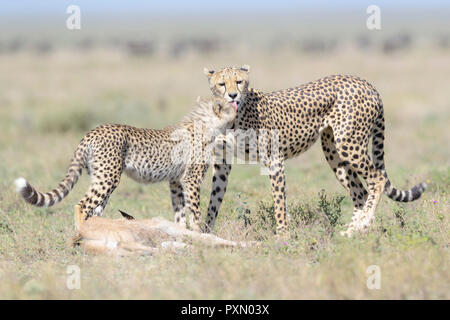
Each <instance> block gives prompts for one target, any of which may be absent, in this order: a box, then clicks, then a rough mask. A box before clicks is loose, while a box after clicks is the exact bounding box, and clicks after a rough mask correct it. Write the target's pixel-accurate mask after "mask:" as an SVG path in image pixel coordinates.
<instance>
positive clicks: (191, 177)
mask: <svg viewBox="0 0 450 320" xmlns="http://www.w3.org/2000/svg"><path fill="white" fill-rule="evenodd" d="M207 170H208V166H206V165H193V166H192V167H191V168H189V169H188V170H187V172H186V173H185V174H184V176H183V177H182V178H181V181H180V182H181V185H182V186H183V191H184V201H185V206H184V213H185V214H187V215H189V227H190V228H191V229H192V230H193V231H198V232H200V231H201V226H200V224H201V212H200V185H201V184H202V182H203V178H204V176H205V173H206V171H207Z"/></svg>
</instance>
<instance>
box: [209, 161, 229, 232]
mask: <svg viewBox="0 0 450 320" xmlns="http://www.w3.org/2000/svg"><path fill="white" fill-rule="evenodd" d="M230 172H231V165H230V164H215V165H214V167H213V178H212V190H211V199H210V200H209V206H208V215H207V217H206V225H205V230H204V232H211V231H212V230H213V229H214V225H215V224H216V218H217V214H218V213H219V209H220V205H221V204H222V201H223V197H224V195H225V192H226V191H227V184H228V175H229V174H230Z"/></svg>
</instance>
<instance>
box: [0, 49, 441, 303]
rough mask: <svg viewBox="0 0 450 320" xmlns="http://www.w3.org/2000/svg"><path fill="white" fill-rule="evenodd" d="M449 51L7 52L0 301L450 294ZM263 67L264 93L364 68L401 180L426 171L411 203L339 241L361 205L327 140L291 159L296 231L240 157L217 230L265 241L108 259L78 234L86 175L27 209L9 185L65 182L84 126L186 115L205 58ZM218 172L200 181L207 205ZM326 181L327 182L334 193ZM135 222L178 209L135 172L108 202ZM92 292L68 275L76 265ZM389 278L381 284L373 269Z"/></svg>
mask: <svg viewBox="0 0 450 320" xmlns="http://www.w3.org/2000/svg"><path fill="white" fill-rule="evenodd" d="M448 57H449V51H448V49H447V50H444V49H442V50H435V49H433V48H425V49H420V50H419V49H418V50H410V51H404V52H401V53H393V54H389V55H387V54H383V53H380V52H371V51H367V52H363V51H358V50H354V49H352V48H343V49H340V50H339V51H338V52H336V53H334V54H331V55H330V54H318V55H310V54H300V53H298V52H293V51H291V50H288V49H285V50H283V49H280V50H278V51H276V52H275V53H274V52H263V51H250V50H248V51H246V50H240V51H239V52H233V51H231V52H226V53H225V52H222V53H215V54H210V55H204V56H201V55H186V56H184V57H182V58H179V59H178V58H177V59H175V58H171V57H167V56H162V55H153V56H150V57H146V56H143V57H139V56H138V57H135V56H127V55H124V54H123V53H120V52H113V51H111V50H106V49H104V50H102V49H96V50H92V51H89V52H87V53H81V52H78V51H70V50H60V51H55V52H52V53H50V54H46V55H37V54H33V53H30V52H22V53H16V54H3V55H0V128H1V134H0V159H1V162H0V298H2V299H18V298H19V299H23V298H31V299H36V298H37V299H42V298H44V299H103V298H106V299H114V298H119V299H141V298H144V299H315V298H317V299H374V298H381V299H421V298H425V299H432V298H437V299H448V298H449V297H450V294H449V293H450V286H449V284H450V282H449V280H450V279H449V278H450V272H449V261H450V259H449V231H450V230H449V216H448V212H449V187H450V170H449V156H450V154H449V150H450V148H449V141H450V139H449V138H450V136H449V130H448V127H449V125H450V91H449V90H448V89H449V86H450V80H449V75H450V59H449V58H448ZM239 64H250V65H251V68H252V70H251V80H250V81H251V84H252V86H253V87H256V88H260V89H263V90H276V89H281V88H285V87H291V86H296V85H299V84H301V83H304V82H307V81H311V80H315V79H317V78H319V77H322V76H325V75H329V74H336V73H345V74H354V75H358V76H360V77H362V78H365V79H367V80H369V81H370V82H371V83H372V84H374V85H375V87H376V88H377V89H378V90H379V92H380V93H381V96H382V98H383V101H384V105H385V112H386V122H387V123H386V137H387V138H386V142H385V151H386V165H387V170H388V174H389V177H390V179H391V181H392V182H393V183H394V184H395V185H396V186H398V187H400V188H404V189H405V188H410V187H412V186H413V185H414V184H415V183H418V182H420V181H425V180H429V181H431V182H432V183H431V186H430V187H429V189H428V190H427V191H426V192H425V194H424V195H423V197H422V198H421V199H420V200H418V201H416V202H413V203H408V204H402V203H395V202H393V201H391V200H390V199H388V198H387V197H383V198H382V201H381V204H380V205H379V207H378V210H377V215H376V221H375V222H374V224H373V226H372V228H371V229H370V232H369V233H368V234H367V235H358V236H355V237H354V238H351V239H348V238H343V237H341V236H340V235H339V231H340V230H342V229H343V228H344V225H345V224H346V223H348V222H349V220H350V217H351V210H352V205H351V200H350V199H349V198H348V197H346V198H344V199H342V197H341V196H344V195H345V191H344V189H343V188H342V187H341V186H340V185H339V184H338V182H337V181H336V179H335V177H334V175H333V173H332V171H331V170H330V169H329V167H328V164H327V163H326V161H325V159H324V156H323V154H322V151H321V147H320V143H316V145H314V146H313V147H312V148H311V149H310V150H309V151H308V152H307V153H305V154H303V155H301V156H300V157H298V158H296V159H293V160H290V161H288V163H287V183H288V184H287V196H288V205H289V208H290V212H291V215H292V224H291V225H292V228H291V235H290V238H289V239H286V240H285V241H281V240H277V239H276V238H275V236H274V234H273V230H274V224H273V222H272V220H271V219H270V215H271V205H272V204H271V194H270V187H269V181H268V178H267V177H266V176H262V175H260V167H259V166H257V165H235V166H234V168H233V170H232V173H231V175H230V182H229V187H228V191H227V194H226V196H225V199H224V202H223V205H222V208H221V210H220V214H219V217H218V222H217V226H216V229H215V233H216V234H217V235H219V236H221V237H224V238H227V239H233V240H243V239H248V240H254V239H259V240H261V241H263V243H264V245H263V246H262V247H261V248H251V249H240V250H229V249H210V248H205V247H194V248H193V249H191V250H187V251H184V252H181V253H179V254H174V253H165V254H160V255H157V256H147V257H139V256H136V257H127V258H110V257H104V256H86V255H83V254H82V253H80V252H78V251H75V250H73V249H72V248H70V246H69V245H68V243H69V240H70V238H71V237H72V236H73V234H74V226H73V206H74V205H75V204H76V203H77V202H78V200H79V199H80V198H81V197H82V195H83V194H84V192H85V191H86V190H87V186H88V179H87V177H86V174H85V173H84V174H83V176H82V178H81V179H80V181H79V182H78V184H77V185H76V186H75V188H74V190H73V191H72V193H71V194H70V195H69V196H68V197H67V198H66V199H65V200H64V201H63V202H62V203H60V204H58V205H56V206H54V207H52V208H49V209H41V208H36V207H31V206H29V205H27V204H26V203H25V202H24V201H23V200H22V199H21V198H20V197H19V196H18V195H17V194H16V193H15V191H14V187H13V181H14V179H15V178H17V177H19V176H23V177H26V178H27V179H28V180H29V181H30V182H31V183H32V184H34V185H35V186H36V187H37V188H38V189H39V190H41V191H46V190H48V189H50V188H53V187H55V186H56V185H57V183H58V182H59V181H60V179H61V178H62V177H63V176H64V174H65V170H66V168H67V166H68V163H69V160H70V158H71V156H72V154H73V150H74V148H75V146H76V145H77V143H78V142H79V140H80V139H81V137H82V136H83V135H84V133H85V132H86V131H87V130H89V129H92V128H94V127H95V126H96V125H98V124H101V123H106V122H115V123H125V124H129V125H134V126H139V127H149V128H150V127H152V128H162V127H164V126H166V125H169V124H171V123H173V122H174V121H176V120H177V119H179V118H181V117H182V116H183V115H184V114H185V113H186V112H187V111H188V110H189V109H190V108H191V107H192V106H193V105H194V102H195V99H196V97H197V95H203V96H207V95H209V91H208V86H207V81H206V78H205V76H204V75H203V74H202V69H203V67H204V66H208V67H221V66H227V65H239ZM210 188H211V173H210V172H209V173H208V176H207V177H206V179H205V182H204V184H203V187H202V193H201V195H202V205H201V208H202V212H203V213H204V214H205V213H206V209H207V204H208V201H209V192H210ZM322 190H325V191H324V192H323V191H322ZM118 209H122V210H125V211H126V212H128V213H130V214H132V215H134V216H135V218H137V219H141V218H150V217H155V216H162V217H165V218H167V219H170V220H171V219H172V218H173V217H172V207H171V203H170V196H169V189H168V185H167V184H166V183H162V184H156V185H139V184H137V183H135V182H134V181H132V180H131V179H129V178H128V177H126V176H123V177H122V180H121V183H120V186H119V187H118V188H117V190H116V191H115V192H114V194H113V196H112V197H111V199H110V201H109V204H108V206H107V208H106V211H105V213H104V214H105V216H107V217H114V218H117V217H119V213H118ZM70 265H77V266H79V267H80V270H81V288H80V289H79V290H69V289H68V288H67V286H66V281H67V277H68V275H67V268H68V266H70ZM371 265H376V266H379V268H380V270H381V288H380V289H379V290H369V289H368V287H367V285H366V281H367V279H368V276H369V275H368V274H367V273H366V270H367V268H368V267H369V266H371Z"/></svg>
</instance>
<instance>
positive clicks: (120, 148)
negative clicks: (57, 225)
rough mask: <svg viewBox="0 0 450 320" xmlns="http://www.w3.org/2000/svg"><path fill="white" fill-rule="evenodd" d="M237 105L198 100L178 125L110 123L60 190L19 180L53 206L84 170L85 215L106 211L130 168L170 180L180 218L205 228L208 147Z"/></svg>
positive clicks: (79, 156) (133, 173)
mask: <svg viewBox="0 0 450 320" xmlns="http://www.w3.org/2000/svg"><path fill="white" fill-rule="evenodd" d="M236 110H237V105H236V104H233V103H228V102H227V101H226V100H225V99H223V98H213V99H210V100H207V101H202V100H200V99H198V100H197V107H196V109H195V110H193V111H192V112H191V113H190V114H188V115H187V116H186V117H185V118H184V119H183V120H181V121H180V122H178V123H177V124H176V125H173V126H170V127H167V128H165V129H162V130H155V129H140V128H134V127H131V126H127V125H120V124H107V125H102V126H99V127H97V128H95V129H93V130H92V131H90V132H89V133H87V134H86V135H85V136H84V137H83V139H82V140H81V142H80V144H79V145H78V147H77V148H76V150H75V153H74V157H73V159H72V161H71V163H70V166H69V169H68V171H67V174H66V176H65V178H64V179H63V180H62V181H61V183H60V184H59V185H58V187H57V188H55V189H54V190H52V191H50V192H47V193H41V192H39V191H37V190H36V189H34V188H33V187H32V186H31V185H30V184H29V183H28V182H27V181H26V180H25V179H24V178H19V179H17V180H16V181H15V184H16V188H17V191H18V192H19V193H20V194H21V195H22V197H23V198H24V199H25V201H26V202H28V203H30V204H33V205H35V206H39V207H50V206H53V205H54V204H56V203H58V202H60V201H61V200H62V199H63V198H64V197H66V196H67V195H68V194H69V192H70V191H71V190H72V188H73V186H74V185H75V183H76V182H77V181H78V178H79V177H80V175H81V171H82V169H83V168H84V169H87V172H88V174H89V175H90V176H91V183H90V186H89V190H88V192H87V193H86V195H85V196H84V197H83V198H82V199H81V200H80V202H79V203H78V205H79V207H80V208H81V210H82V214H83V216H85V217H86V218H88V217H89V216H92V215H100V216H101V215H102V212H103V210H104V209H105V206H106V203H107V201H108V199H109V197H110V195H111V193H112V192H113V191H114V189H115V188H116V187H117V186H118V184H119V181H120V177H121V175H122V173H123V172H125V173H126V174H127V175H128V176H129V177H131V178H132V179H134V180H136V181H138V182H141V183H155V182H160V181H169V184H170V191H171V192H170V194H171V197H172V205H173V210H174V213H175V222H177V223H180V224H182V225H186V215H189V220H190V223H191V227H192V229H195V230H199V229H200V227H199V224H200V217H201V214H200V211H199V205H200V203H199V202H200V185H201V183H202V180H203V178H204V175H205V173H206V171H207V169H208V166H209V160H208V154H207V153H208V150H210V151H212V146H211V145H212V144H213V140H214V139H215V137H216V136H217V135H219V134H221V133H223V132H224V131H225V130H226V128H227V127H228V126H229V125H230V124H231V123H232V121H233V120H234V118H235V116H236Z"/></svg>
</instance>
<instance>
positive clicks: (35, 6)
mask: <svg viewBox="0 0 450 320" xmlns="http://www.w3.org/2000/svg"><path fill="white" fill-rule="evenodd" d="M70 4H76V5H79V6H80V7H81V9H82V11H83V12H84V13H91V14H94V13H95V14H111V13H113V14H116V13H123V14H125V13H145V14H170V13H174V14H180V13H181V14H182V13H186V14H194V13H198V14H201V13H218V14H221V15H223V16H226V15H233V14H234V13H236V12H239V13H241V14H242V13H245V12H246V11H249V10H255V7H256V8H258V9H257V10H258V11H266V12H271V11H290V12H292V11H301V10H319V11H320V10H360V9H361V8H367V6H369V5H371V4H375V5H378V6H380V7H381V8H389V9H398V10H409V9H439V8H442V7H446V8H449V7H450V1H448V0H428V1H418V0H409V1H407V0H396V1H392V0H370V1H365V0H347V1H324V0H315V1H313V0H310V1H292V0H276V1H273V0H258V1H244V0H226V1H214V0H188V1H186V0H168V1H151V0H150V1H148V0H147V1H145V0H141V1H138V0H0V14H2V15H8V16H28V15H46V14H49V15H53V14H58V13H60V12H61V11H62V12H64V11H65V8H67V6H68V5H70Z"/></svg>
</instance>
